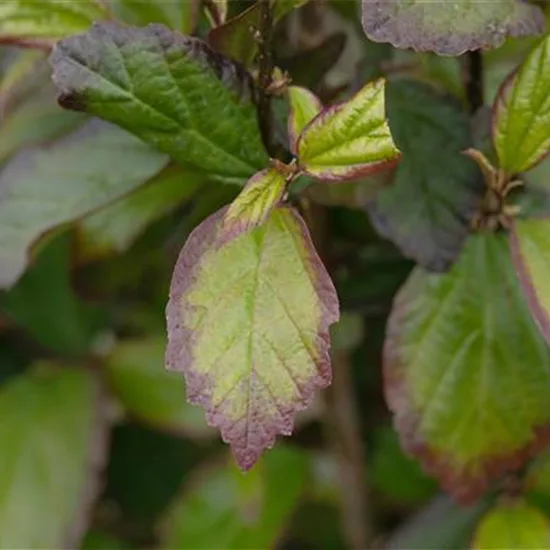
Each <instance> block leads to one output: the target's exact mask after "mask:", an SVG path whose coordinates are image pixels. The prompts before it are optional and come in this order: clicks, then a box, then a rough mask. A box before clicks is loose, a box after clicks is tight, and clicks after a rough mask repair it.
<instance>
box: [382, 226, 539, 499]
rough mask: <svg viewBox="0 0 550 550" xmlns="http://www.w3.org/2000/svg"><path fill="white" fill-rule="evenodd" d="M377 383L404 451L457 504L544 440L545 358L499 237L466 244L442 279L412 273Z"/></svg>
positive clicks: (398, 303)
mask: <svg viewBox="0 0 550 550" xmlns="http://www.w3.org/2000/svg"><path fill="white" fill-rule="evenodd" d="M384 375H385V391H386V398H387V400H388V403H389V406H390V408H391V410H392V411H393V413H394V414H395V424H396V426H397V429H398V432H399V434H400V438H401V442H402V444H403V445H404V447H405V448H406V449H407V450H408V451H409V452H411V453H412V454H414V455H416V456H418V457H419V458H420V459H421V461H422V463H423V465H424V467H425V468H426V469H427V470H428V471H430V472H431V473H432V474H434V475H435V476H436V477H438V478H439V480H440V482H441V483H442V484H443V486H444V487H445V488H446V489H447V490H449V491H450V492H452V493H453V494H454V495H455V496H456V497H457V498H458V499H459V500H462V501H464V502H468V501H471V500H472V499H474V498H476V497H477V496H479V495H480V494H481V493H482V492H483V490H484V489H485V487H486V485H487V482H488V481H489V480H490V479H493V478H498V477H499V476H500V475H502V474H503V473H504V472H506V471H509V470H511V469H514V468H516V467H518V466H519V465H521V464H522V463H523V460H524V459H526V458H527V456H528V455H529V454H530V453H531V452H533V451H534V450H535V449H536V448H537V446H538V448H540V445H541V444H542V443H543V442H544V441H546V440H547V439H548V433H549V430H548V421H549V419H550V410H549V408H548V402H549V401H550V351H549V349H548V347H547V346H546V343H545V342H544V340H543V339H542V337H541V336H540V334H539V332H538V330H537V327H536V326H535V323H534V322H533V320H532V318H531V315H530V313H529V310H528V308H527V306H526V304H525V302H524V299H523V296H522V295H521V291H520V289H519V286H518V284H517V280H516V277H515V274H514V271H513V267H512V263H511V259H510V255H509V251H508V247H507V242H506V238H505V237H503V236H501V235H494V234H479V235H473V236H471V237H469V239H468V241H467V242H466V245H465V247H464V250H463V252H462V255H461V257H460V259H459V260H458V262H457V263H456V264H455V265H454V267H453V269H452V270H451V271H450V272H449V273H447V274H445V275H435V274H428V273H426V272H425V271H423V270H422V269H420V268H417V269H416V270H415V271H414V272H413V274H412V275H411V277H410V279H409V280H408V281H407V283H406V284H405V286H404V287H403V288H402V290H401V291H400V292H399V294H398V296H397V298H396V301H395V303H394V306H393V310H392V313H391V316H390V319H389V323H388V329H387V338H386V343H385V347H384Z"/></svg>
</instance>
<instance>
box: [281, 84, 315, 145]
mask: <svg viewBox="0 0 550 550" xmlns="http://www.w3.org/2000/svg"><path fill="white" fill-rule="evenodd" d="M288 98H289V100H290V113H289V115H288V139H289V144H290V150H291V151H292V152H293V153H294V154H296V152H297V151H296V142H297V141H298V137H299V136H300V134H301V133H302V130H303V129H304V128H305V127H306V126H307V125H308V124H309V123H310V122H311V121H312V120H313V119H314V118H315V117H316V116H317V115H318V114H319V113H320V112H321V110H322V109H323V104H322V103H321V100H320V99H319V98H318V97H317V96H316V95H315V94H314V93H313V92H311V91H310V90H308V89H307V88H301V87H299V86H290V87H289V88H288Z"/></svg>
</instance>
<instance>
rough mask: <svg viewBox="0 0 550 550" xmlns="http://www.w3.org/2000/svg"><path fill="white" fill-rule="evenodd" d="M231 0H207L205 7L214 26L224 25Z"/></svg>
mask: <svg viewBox="0 0 550 550" xmlns="http://www.w3.org/2000/svg"><path fill="white" fill-rule="evenodd" d="M228 2H229V0H206V2H204V9H205V10H206V16H207V17H208V19H209V21H210V24H211V25H212V27H218V26H220V25H223V24H224V23H225V21H226V19H227V12H228V11H229V3H228Z"/></svg>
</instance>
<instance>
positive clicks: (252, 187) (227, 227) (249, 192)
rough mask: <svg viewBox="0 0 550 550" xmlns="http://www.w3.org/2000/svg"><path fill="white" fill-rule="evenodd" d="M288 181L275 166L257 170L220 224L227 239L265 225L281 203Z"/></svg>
mask: <svg viewBox="0 0 550 550" xmlns="http://www.w3.org/2000/svg"><path fill="white" fill-rule="evenodd" d="M286 186H287V181H286V179H285V177H284V176H283V175H282V174H281V173H279V172H278V171H277V170H276V169H275V168H268V169H266V170H262V171H261V172H258V173H257V174H256V175H255V176H253V177H252V178H250V179H249V180H248V183H247V184H246V186H245V187H244V189H243V190H242V191H241V193H240V195H239V196H238V197H237V198H236V199H235V200H234V201H233V202H232V203H231V205H230V206H229V208H228V210H227V212H226V213H225V216H224V218H223V222H222V226H221V238H222V240H223V241H224V242H225V241H227V240H231V239H234V238H236V237H237V236H238V235H242V234H243V233H247V232H248V231H251V230H252V229H254V228H255V227H258V226H259V225H262V224H263V223H264V222H265V220H266V219H267V218H268V217H269V215H270V214H271V212H272V211H273V209H274V208H275V207H276V206H277V205H278V204H279V203H280V202H281V199H282V198H283V195H284V193H285V190H286Z"/></svg>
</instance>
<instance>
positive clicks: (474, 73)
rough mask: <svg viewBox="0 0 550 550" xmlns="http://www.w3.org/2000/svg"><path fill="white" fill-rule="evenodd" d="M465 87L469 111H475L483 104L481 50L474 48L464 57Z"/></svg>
mask: <svg viewBox="0 0 550 550" xmlns="http://www.w3.org/2000/svg"><path fill="white" fill-rule="evenodd" d="M465 62H466V67H465V77H464V80H465V87H466V98H467V100H468V105H469V107H470V112H471V113H475V112H476V111H477V110H478V109H479V108H480V107H483V104H484V93H483V58H482V56H481V52H480V51H479V50H476V51H474V52H470V53H468V54H467V56H466V58H465Z"/></svg>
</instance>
